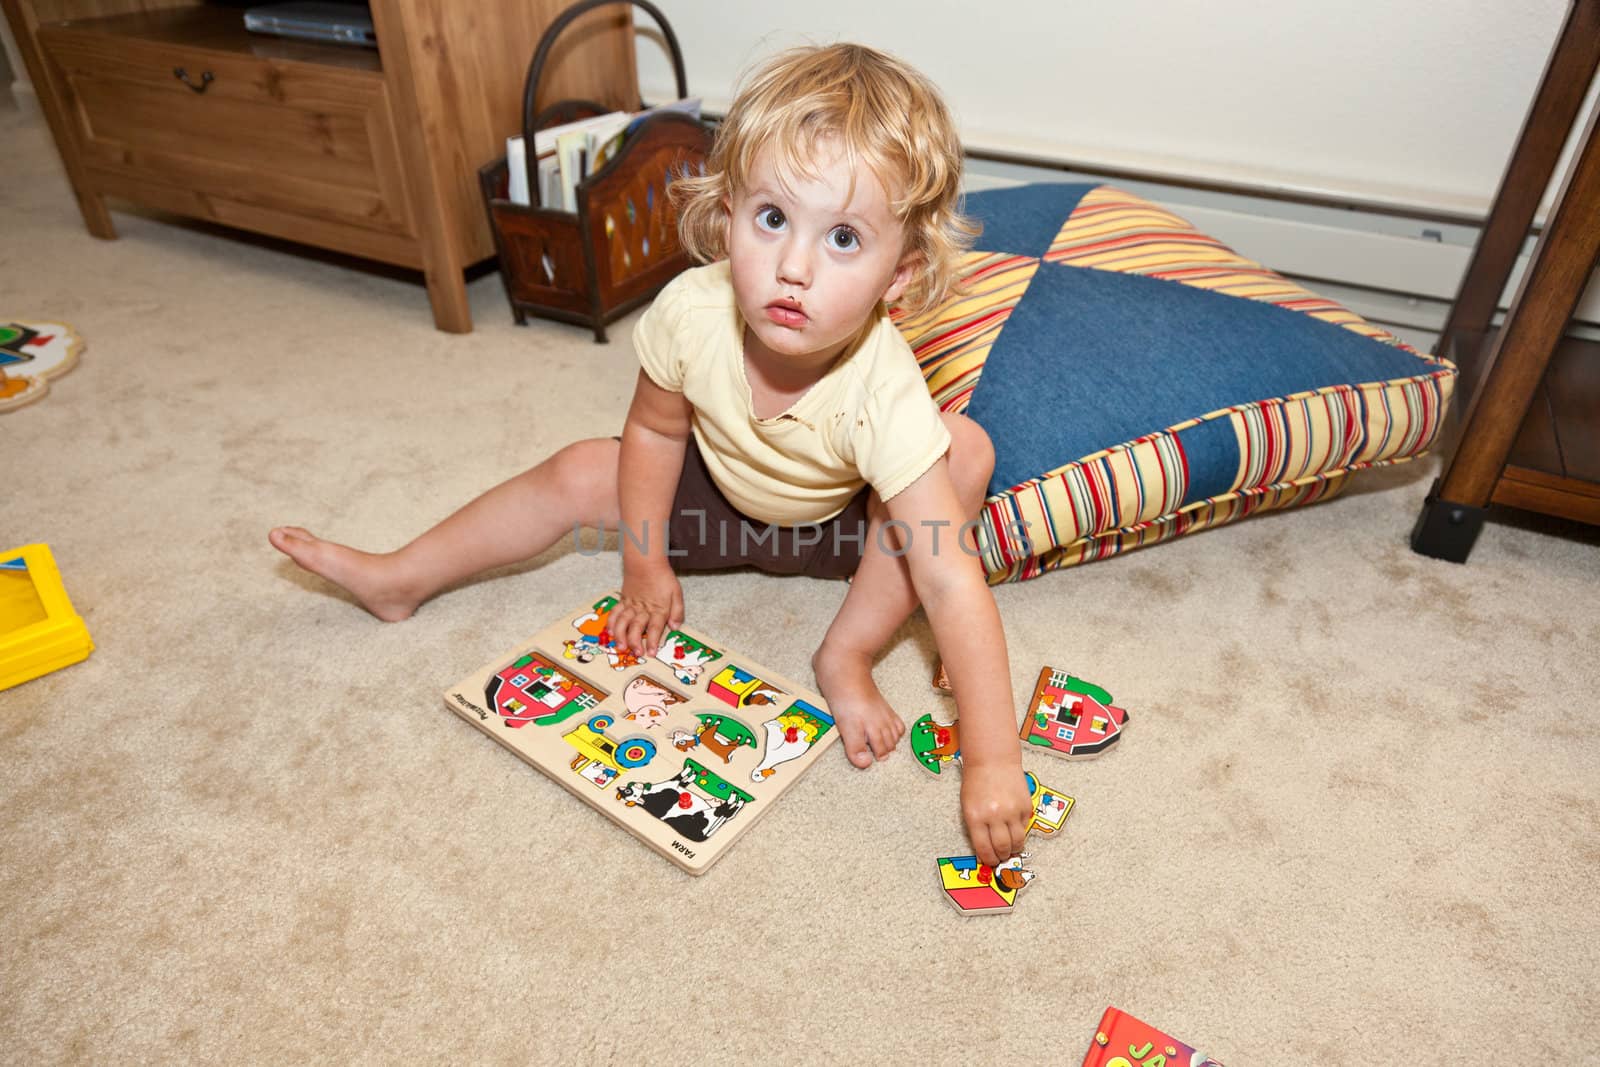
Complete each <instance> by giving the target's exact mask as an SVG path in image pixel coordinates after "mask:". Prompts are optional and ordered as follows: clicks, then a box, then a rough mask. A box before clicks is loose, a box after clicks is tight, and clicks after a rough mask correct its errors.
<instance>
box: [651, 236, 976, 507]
mask: <svg viewBox="0 0 1600 1067" xmlns="http://www.w3.org/2000/svg"><path fill="white" fill-rule="evenodd" d="M633 346H634V348H635V350H637V352H638V354H639V364H640V366H642V367H643V368H644V372H645V373H646V374H647V375H649V376H650V380H651V381H653V382H655V383H656V384H657V385H659V386H660V387H661V388H663V389H666V390H668V391H670V392H674V393H682V394H683V395H684V398H685V399H687V400H688V401H689V403H690V404H691V405H693V408H694V410H693V414H692V416H691V425H692V427H693V429H694V436H695V441H696V443H697V444H698V445H699V446H700V452H701V454H702V455H703V456H704V457H705V462H706V468H707V469H708V470H709V471H710V472H711V477H712V479H713V480H714V481H715V482H716V483H717V488H718V489H721V490H722V493H723V495H724V496H726V497H727V498H728V500H729V502H730V503H732V504H733V506H734V507H735V508H737V509H738V510H739V511H741V512H743V513H744V514H745V515H747V516H749V517H750V518H752V519H756V520H759V521H761V522H770V523H776V524H777V525H779V526H797V525H800V524H802V523H811V522H821V521H822V520H824V519H829V518H832V517H833V516H834V515H837V514H838V513H839V512H840V511H842V510H843V509H844V506H845V505H846V504H848V503H849V502H850V498H851V497H853V496H855V495H856V493H857V492H859V491H860V490H861V487H862V486H863V485H870V486H872V488H873V489H875V490H877V493H878V495H879V496H880V497H881V498H883V499H884V500H889V499H891V498H893V497H894V496H895V495H896V494H898V493H899V492H900V491H901V490H903V489H905V488H906V487H907V486H908V485H910V484H911V483H912V482H915V481H916V480H917V479H918V478H920V477H922V475H923V474H924V473H926V471H927V470H928V468H929V467H931V466H933V464H934V463H935V462H936V461H937V460H938V459H939V457H940V456H942V455H944V454H945V452H946V451H947V450H948V449H949V447H950V433H949V431H948V430H946V429H945V428H944V422H943V420H942V419H941V418H940V417H939V409H938V407H937V406H936V405H935V404H934V402H933V398H932V397H931V396H930V395H929V394H928V387H927V385H926V383H925V382H924V380H923V377H922V372H921V371H920V370H919V369H918V368H917V360H916V357H915V356H913V355H912V353H911V348H910V346H909V345H907V344H906V342H905V339H904V338H903V337H902V336H901V335H900V331H899V330H898V329H896V328H895V325H894V323H893V322H891V321H890V320H889V316H888V314H887V313H884V314H880V315H879V316H878V317H877V319H875V320H874V321H873V322H871V323H869V324H867V326H866V327H865V328H863V330H862V333H861V337H860V338H859V339H858V340H857V341H856V342H855V344H854V345H853V347H851V348H849V349H846V350H845V352H844V354H843V355H841V356H840V357H839V360H838V362H836V363H835V364H834V365H833V367H832V368H830V369H829V371H828V372H827V374H825V375H823V377H822V378H821V380H819V381H818V382H817V384H815V385H813V386H812V387H811V388H810V389H809V390H807V392H806V394H805V395H804V396H802V397H801V398H800V399H799V400H797V401H795V402H794V404H792V405H791V406H790V407H789V409H788V410H787V411H784V412H783V413H782V414H780V415H777V416H774V417H773V418H770V419H758V418H756V416H755V412H754V410H753V409H752V406H751V397H750V385H749V382H748V381H747V380H746V379H745V370H744V320H743V319H742V318H741V317H740V315H739V308H738V305H737V304H736V303H735V302H734V296H733V280H732V272H731V271H730V270H729V267H728V262H727V261H726V260H722V261H720V262H717V263H713V264H710V265H709V266H705V267H698V268H696V269H694V270H690V271H685V272H684V273H683V274H680V275H678V277H677V278H675V279H673V281H672V282H671V283H670V284H668V285H667V287H666V288H665V289H663V290H661V295H660V296H658V297H656V300H655V303H653V304H651V305H650V308H649V310H647V311H646V312H645V313H644V315H643V317H641V318H640V320H639V324H638V326H637V327H635V329H634V331H633Z"/></svg>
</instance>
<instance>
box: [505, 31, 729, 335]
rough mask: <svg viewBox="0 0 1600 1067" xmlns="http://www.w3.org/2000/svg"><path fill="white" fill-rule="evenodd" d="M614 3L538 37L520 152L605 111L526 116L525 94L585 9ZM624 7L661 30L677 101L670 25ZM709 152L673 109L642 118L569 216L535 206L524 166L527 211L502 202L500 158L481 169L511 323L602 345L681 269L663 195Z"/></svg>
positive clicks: (556, 110) (682, 85)
mask: <svg viewBox="0 0 1600 1067" xmlns="http://www.w3.org/2000/svg"><path fill="white" fill-rule="evenodd" d="M614 2H617V0H582V2H580V3H577V4H574V5H572V6H571V7H569V8H567V10H566V11H564V12H562V14H561V15H560V16H559V17H558V18H557V19H556V20H555V21H554V22H552V23H551V24H550V28H549V29H548V30H546V31H545V34H544V37H543V38H542V39H541V40H540V41H539V47H538V49H537V50H536V51H535V52H534V56H533V62H532V63H531V64H530V65H529V67H528V78H527V82H526V85H525V86H524V89H523V107H522V125H523V142H524V144H525V145H528V146H532V145H533V143H534V133H535V132H536V131H538V130H542V129H547V128H549V127H551V126H557V125H561V124H563V123H567V122H572V121H574V120H576V119H581V118H587V117H589V116H592V115H603V114H606V113H607V112H609V111H610V110H611V109H610V108H607V107H605V106H603V105H601V104H598V103H595V102H594V101H591V100H563V101H561V102H559V103H556V104H553V105H551V106H550V107H547V108H545V109H544V110H543V111H541V112H539V113H538V114H535V113H534V93H535V91H536V89H537V88H538V85H539V79H540V76H541V75H542V74H543V72H544V66H545V61H546V59H547V58H548V57H549V54H550V50H551V48H552V46H553V45H554V43H555V39H556V37H557V36H558V35H559V34H560V33H561V31H562V30H563V29H565V28H566V27H567V26H568V25H569V24H571V22H572V21H573V20H574V19H576V18H577V17H578V16H580V15H582V14H584V13H585V12H587V11H589V10H590V9H591V8H595V7H601V6H604V5H605V4H608V3H614ZM631 2H632V3H634V4H635V5H636V6H637V7H640V8H643V9H644V10H645V11H646V12H648V13H649V14H650V15H651V17H653V18H654V19H655V20H656V22H657V23H658V24H659V25H660V27H661V32H662V35H663V37H664V38H665V39H666V42H667V46H668V48H669V49H670V50H671V53H672V66H673V73H674V75H675V76H676V78H677V87H678V98H679V99H682V98H683V97H685V96H687V95H688V83H687V79H686V78H685V76H684V68H683V52H682V50H681V49H680V48H679V47H678V39H677V37H676V35H674V34H673V32H672V27H671V26H670V25H669V24H668V23H667V20H666V17H665V16H664V15H662V13H661V12H660V10H658V9H657V8H656V6H655V5H654V4H652V3H649V2H648V0H631ZM642 106H643V105H642V104H641V108H642ZM710 150H711V133H710V131H709V130H708V129H707V128H706V127H705V125H704V124H702V123H701V122H700V121H699V120H697V119H694V118H692V117H690V116H689V115H687V114H684V113H682V112H674V111H663V112H658V113H656V114H653V115H650V116H648V117H646V118H645V119H644V120H643V121H641V122H640V123H639V125H638V127H637V128H635V129H634V130H633V131H632V132H631V133H629V134H628V136H627V139H626V140H624V141H623V143H622V147H621V148H620V149H618V151H617V152H616V154H615V155H613V156H612V157H611V158H610V159H609V160H608V161H607V162H606V163H605V165H604V166H602V167H601V168H600V169H599V170H597V171H595V172H594V173H593V174H591V175H589V176H588V177H587V178H585V179H584V180H583V181H581V182H579V183H578V186H577V211H576V212H575V213H574V212H567V211H560V210H557V209H555V208H551V207H547V206H544V205H542V204H540V202H539V188H538V186H539V183H538V181H537V180H535V175H534V174H533V173H532V172H533V169H534V168H533V167H532V161H531V160H530V168H529V170H530V174H529V182H528V187H529V198H530V201H531V203H530V204H529V205H526V206H524V205H521V204H515V203H512V202H511V201H510V200H509V199H507V188H508V183H509V170H508V167H507V162H506V160H505V159H504V158H502V159H500V160H498V161H496V162H494V163H491V164H489V165H488V166H486V167H484V168H483V169H482V170H480V171H479V172H478V178H479V182H480V184H481V185H482V189H483V197H484V203H485V206H486V207H487V209H488V212H489V229H490V230H491V231H492V233H493V234H494V243H495V249H496V251H497V252H498V253H499V256H500V277H501V279H502V280H503V281H504V282H505V286H506V298H507V299H508V300H509V301H510V302H511V314H512V316H513V317H514V318H515V319H516V321H517V323H518V324H519V325H520V324H524V323H526V322H527V317H528V316H529V315H535V316H538V317H540V318H548V319H556V320H558V321H561V322H571V323H575V324H579V325H586V326H589V327H591V328H592V329H593V330H594V338H595V340H596V341H604V340H606V329H605V328H606V323H608V322H611V321H612V320H614V319H616V318H618V317H620V316H622V315H625V314H627V313H628V312H629V311H632V310H633V309H634V308H636V307H638V306H639V305H640V304H643V303H645V302H646V301H648V300H650V299H651V298H652V297H654V296H655V295H656V293H657V292H659V291H660V290H661V287H662V286H664V285H666V284H667V282H669V281H671V280H672V279H673V278H674V277H675V276H676V275H677V274H678V273H679V272H681V271H683V270H685V269H686V268H687V267H689V265H690V262H689V257H688V255H687V254H686V253H685V252H684V251H683V249H682V247H681V246H680V245H679V244H678V216H677V212H676V210H674V208H673V206H672V203H671V200H670V198H669V197H668V196H667V187H668V186H669V185H670V184H671V183H672V181H673V179H674V178H676V177H678V176H680V175H682V174H685V173H700V172H702V171H703V170H704V167H705V157H706V155H707V154H708V153H709V152H710Z"/></svg>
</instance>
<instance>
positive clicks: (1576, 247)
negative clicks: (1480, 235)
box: [1411, 4, 1600, 563]
mask: <svg viewBox="0 0 1600 1067" xmlns="http://www.w3.org/2000/svg"><path fill="white" fill-rule="evenodd" d="M1587 6H1589V7H1591V8H1593V7H1594V6H1595V5H1593V4H1590V5H1587ZM1597 124H1600V109H1596V113H1595V115H1594V116H1591V118H1590V121H1589V125H1588V128H1587V129H1586V130H1585V131H1584V133H1583V137H1582V140H1581V141H1580V143H1579V146H1578V149H1577V157H1576V159H1575V160H1574V162H1573V164H1572V166H1571V169H1570V170H1569V171H1568V172H1567V176H1566V180H1565V182H1564V183H1563V186H1562V189H1561V192H1560V193H1559V194H1558V195H1557V198H1556V206H1555V212H1554V214H1553V215H1552V217H1551V219H1550V222H1549V225H1547V226H1546V227H1545V230H1544V233H1543V234H1542V235H1540V238H1539V242H1538V244H1537V245H1536V246H1535V248H1534V253H1533V261H1532V263H1530V264H1529V266H1528V270H1527V273H1526V274H1525V275H1524V276H1523V278H1522V281H1521V283H1520V284H1519V286H1518V288H1517V293H1516V296H1515V297H1513V299H1512V301H1511V306H1510V308H1509V310H1508V311H1507V313H1506V320H1505V325H1504V326H1503V327H1502V328H1501V329H1500V332H1499V334H1498V335H1497V336H1496V338H1495V340H1494V343H1493V345H1492V347H1491V348H1490V350H1489V354H1488V358H1487V359H1486V360H1485V361H1484V367H1483V374H1482V378H1481V380H1480V381H1479V382H1478V383H1477V386H1476V388H1475V389H1474V390H1473V392H1472V401H1471V404H1470V406H1469V407H1468V408H1467V412H1466V416H1465V418H1464V419H1463V420H1462V431H1461V443H1460V446H1459V447H1458V448H1457V449H1456V452H1455V455H1454V456H1453V457H1452V458H1451V460H1450V463H1449V465H1448V466H1447V467H1446V468H1445V472H1444V475H1443V476H1442V477H1441V478H1440V480H1439V482H1438V483H1437V484H1436V485H1435V486H1434V491H1433V492H1432V493H1431V494H1430V495H1429V496H1428V499H1427V501H1426V503H1424V505H1423V508H1422V514H1421V516H1420V517H1419V519H1418V520H1417V525H1416V527H1415V529H1414V530H1413V531H1412V538H1411V547H1412V548H1413V549H1415V550H1416V551H1418V552H1420V553H1422V554H1423V555H1427V556H1434V557H1436V558H1439V559H1447V560H1452V561H1454V562H1457V563H1462V562H1465V561H1466V558H1467V556H1468V554H1469V553H1470V552H1471V551H1472V545H1473V542H1474V541H1476V539H1477V536H1478V531H1479V530H1480V529H1482V526H1483V519H1484V512H1485V510H1486V509H1487V507H1488V505H1489V503H1490V499H1491V497H1492V495H1493V494H1494V490H1495V486H1496V483H1497V482H1498V481H1499V480H1500V476H1501V472H1502V471H1503V470H1504V469H1505V464H1506V456H1507V454H1508V453H1509V452H1510V451H1511V446H1512V444H1513V442H1514V441H1515V440H1516V436H1517V431H1518V429H1519V428H1520V427H1521V425H1522V422H1523V420H1524V418H1526V416H1527V412H1528V404H1529V402H1530V401H1531V400H1532V399H1533V395H1534V392H1535V391H1536V390H1537V389H1538V387H1539V383H1540V381H1541V380H1542V379H1543V377H1544V372H1545V367H1546V366H1547V364H1548V363H1549V360H1550V356H1551V354H1552V353H1553V352H1554V351H1555V348H1556V344H1557V343H1558V342H1559V341H1560V339H1561V335H1562V333H1563V332H1564V331H1565V329H1566V326H1567V323H1568V322H1569V321H1570V320H1571V318H1572V313H1573V311H1575V310H1576V308H1577V306H1578V301H1579V300H1580V299H1581V298H1582V296H1583V292H1584V290H1585V288H1587V286H1588V284H1589V276H1590V273H1591V272H1592V271H1593V270H1594V266H1595V262H1596V257H1597V255H1600V225H1597V224H1596V222H1595V220H1596V218H1597V217H1600V138H1597V137H1596V127H1597Z"/></svg>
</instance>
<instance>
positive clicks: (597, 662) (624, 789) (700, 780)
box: [444, 594, 837, 874]
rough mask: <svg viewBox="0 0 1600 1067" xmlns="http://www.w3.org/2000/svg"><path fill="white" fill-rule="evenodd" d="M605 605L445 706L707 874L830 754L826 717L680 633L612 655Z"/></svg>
mask: <svg viewBox="0 0 1600 1067" xmlns="http://www.w3.org/2000/svg"><path fill="white" fill-rule="evenodd" d="M616 603H617V597H616V595H615V594H611V595H607V596H604V597H601V598H600V599H598V600H596V601H595V602H594V603H593V604H592V605H590V606H588V607H585V608H581V609H578V610H576V611H574V612H570V613H568V614H566V615H563V616H562V617H561V618H559V619H557V620H556V621H555V622H553V623H551V624H550V625H549V626H547V627H545V628H544V629H543V630H541V631H539V633H537V634H535V635H534V637H533V638H532V639H531V640H529V641H527V642H525V643H524V644H522V645H521V646H519V647H518V648H516V649H514V650H512V651H510V652H508V653H506V654H505V655H504V656H501V657H500V658H498V659H496V660H494V661H493V662H491V663H489V664H487V665H486V666H484V667H483V668H481V669H480V670H478V671H476V672H474V673H473V674H471V675H469V676H468V677H467V678H465V679H464V680H462V681H461V682H460V683H459V684H458V685H455V686H453V687H451V688H450V689H449V690H448V691H446V693H445V695H444V700H445V704H446V705H448V706H449V707H450V709H451V710H452V711H454V712H455V713H456V714H457V715H460V716H461V717H462V718H463V719H465V720H467V721H468V722H470V723H472V724H473V725H474V726H476V727H478V728H479V729H480V730H482V731H483V732H484V733H486V734H488V735H489V736H490V737H492V738H494V739H495V740H496V741H498V742H499V743H500V744H502V745H504V746H505V747H506V748H508V749H510V750H511V751H512V752H513V753H515V754H516V755H517V756H518V757H519V758H521V759H522V760H523V761H524V762H527V763H529V764H532V765H533V766H534V767H537V768H538V769H539V770H541V771H543V772H544V773H545V774H547V775H549V776H550V777H551V778H553V779H555V781H556V782H557V783H558V784H560V785H561V786H563V787H564V788H565V789H566V790H567V791H568V792H570V793H572V794H573V795H575V796H577V797H578V798H579V799H581V800H582V801H584V802H585V803H587V804H589V805H590V806H591V807H594V808H597V809H599V811H600V812H601V813H602V814H604V815H605V816H606V817H607V818H609V819H611V820H612V821H613V822H615V823H617V824H618V825H620V826H622V827H623V828H624V829H625V830H627V831H628V832H629V833H632V834H633V835H634V836H636V837H638V838H639V839H640V840H641V841H643V842H644V843H645V844H647V845H649V846H650V847H651V848H653V849H654V850H655V851H657V852H659V853H661V854H662V855H663V856H665V857H667V858H668V859H670V860H672V861H673V862H674V863H676V864H677V865H678V866H680V867H682V868H683V869H684V870H686V871H688V872H689V873H690V874H704V873H705V872H706V871H707V870H709V869H710V867H711V865H712V864H713V863H715V862H716V861H717V860H718V859H719V858H721V856H722V855H723V854H724V853H726V852H727V851H728V849H729V848H731V847H732V846H733V844H734V842H735V841H737V840H738V839H739V837H740V836H741V835H742V834H744V833H745V832H746V831H747V830H749V829H750V827H751V825H753V824H754V822H755V821H756V819H757V818H759V817H760V816H761V814H762V813H763V812H765V811H766V810H767V809H768V808H770V807H771V806H772V805H773V804H774V803H775V802H776V801H777V799H778V797H779V796H781V795H782V794H783V793H784V792H785V791H787V790H788V789H789V788H790V787H791V786H792V785H794V783H795V781H796V780H797V779H798V778H799V777H800V775H801V774H803V773H804V772H805V770H806V768H808V767H810V766H811V764H812V763H814V762H815V761H816V759H817V757H818V756H819V755H820V754H821V752H822V750H823V749H825V748H827V747H828V745H830V744H832V743H833V741H834V739H835V738H836V737H837V732H836V731H835V730H834V729H833V717H832V716H831V715H830V714H829V713H828V706H827V704H826V703H825V702H824V701H823V699H822V698H821V697H820V696H818V695H817V694H815V693H813V692H811V691H809V690H807V689H805V688H803V687H802V686H799V685H797V684H795V683H794V682H793V681H791V680H789V679H788V678H785V677H783V676H782V675H780V674H777V673H776V672H774V671H770V670H768V669H767V668H765V667H763V666H761V665H760V664H758V663H756V662H755V661H754V660H752V659H750V658H748V657H746V656H744V655H742V654H740V653H737V652H734V651H733V650H731V649H729V648H727V647H726V646H720V647H712V642H711V641H710V639H709V638H706V637H704V636H703V635H700V634H697V633H691V632H690V631H688V630H684V629H678V630H672V631H669V632H668V633H667V635H666V636H665V637H664V638H663V639H662V642H661V647H660V648H659V649H657V650H656V654H655V655H654V656H653V657H641V656H636V655H634V654H632V653H630V652H628V651H627V650H626V649H623V648H620V647H618V645H617V643H616V642H615V640H613V638H612V636H611V633H610V631H609V630H608V629H607V623H608V620H609V618H610V614H611V609H612V608H614V607H615V606H616ZM736 783H737V784H736Z"/></svg>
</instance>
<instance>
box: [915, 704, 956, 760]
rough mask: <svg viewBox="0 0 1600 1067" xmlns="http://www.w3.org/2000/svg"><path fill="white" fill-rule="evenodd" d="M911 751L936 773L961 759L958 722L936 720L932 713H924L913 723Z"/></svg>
mask: <svg viewBox="0 0 1600 1067" xmlns="http://www.w3.org/2000/svg"><path fill="white" fill-rule="evenodd" d="M911 752H912V754H913V755H915V756H916V757H917V762H918V763H920V764H922V766H924V767H926V768H927V769H928V770H930V771H932V772H933V773H934V774H938V773H939V772H940V770H942V769H943V767H944V765H945V764H946V763H950V762H952V761H955V762H960V760H961V734H960V730H959V729H958V728H957V724H956V723H953V722H951V723H943V722H935V721H934V719H933V716H932V715H924V716H923V717H922V718H920V719H918V720H917V721H916V722H914V723H912V724H911Z"/></svg>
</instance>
